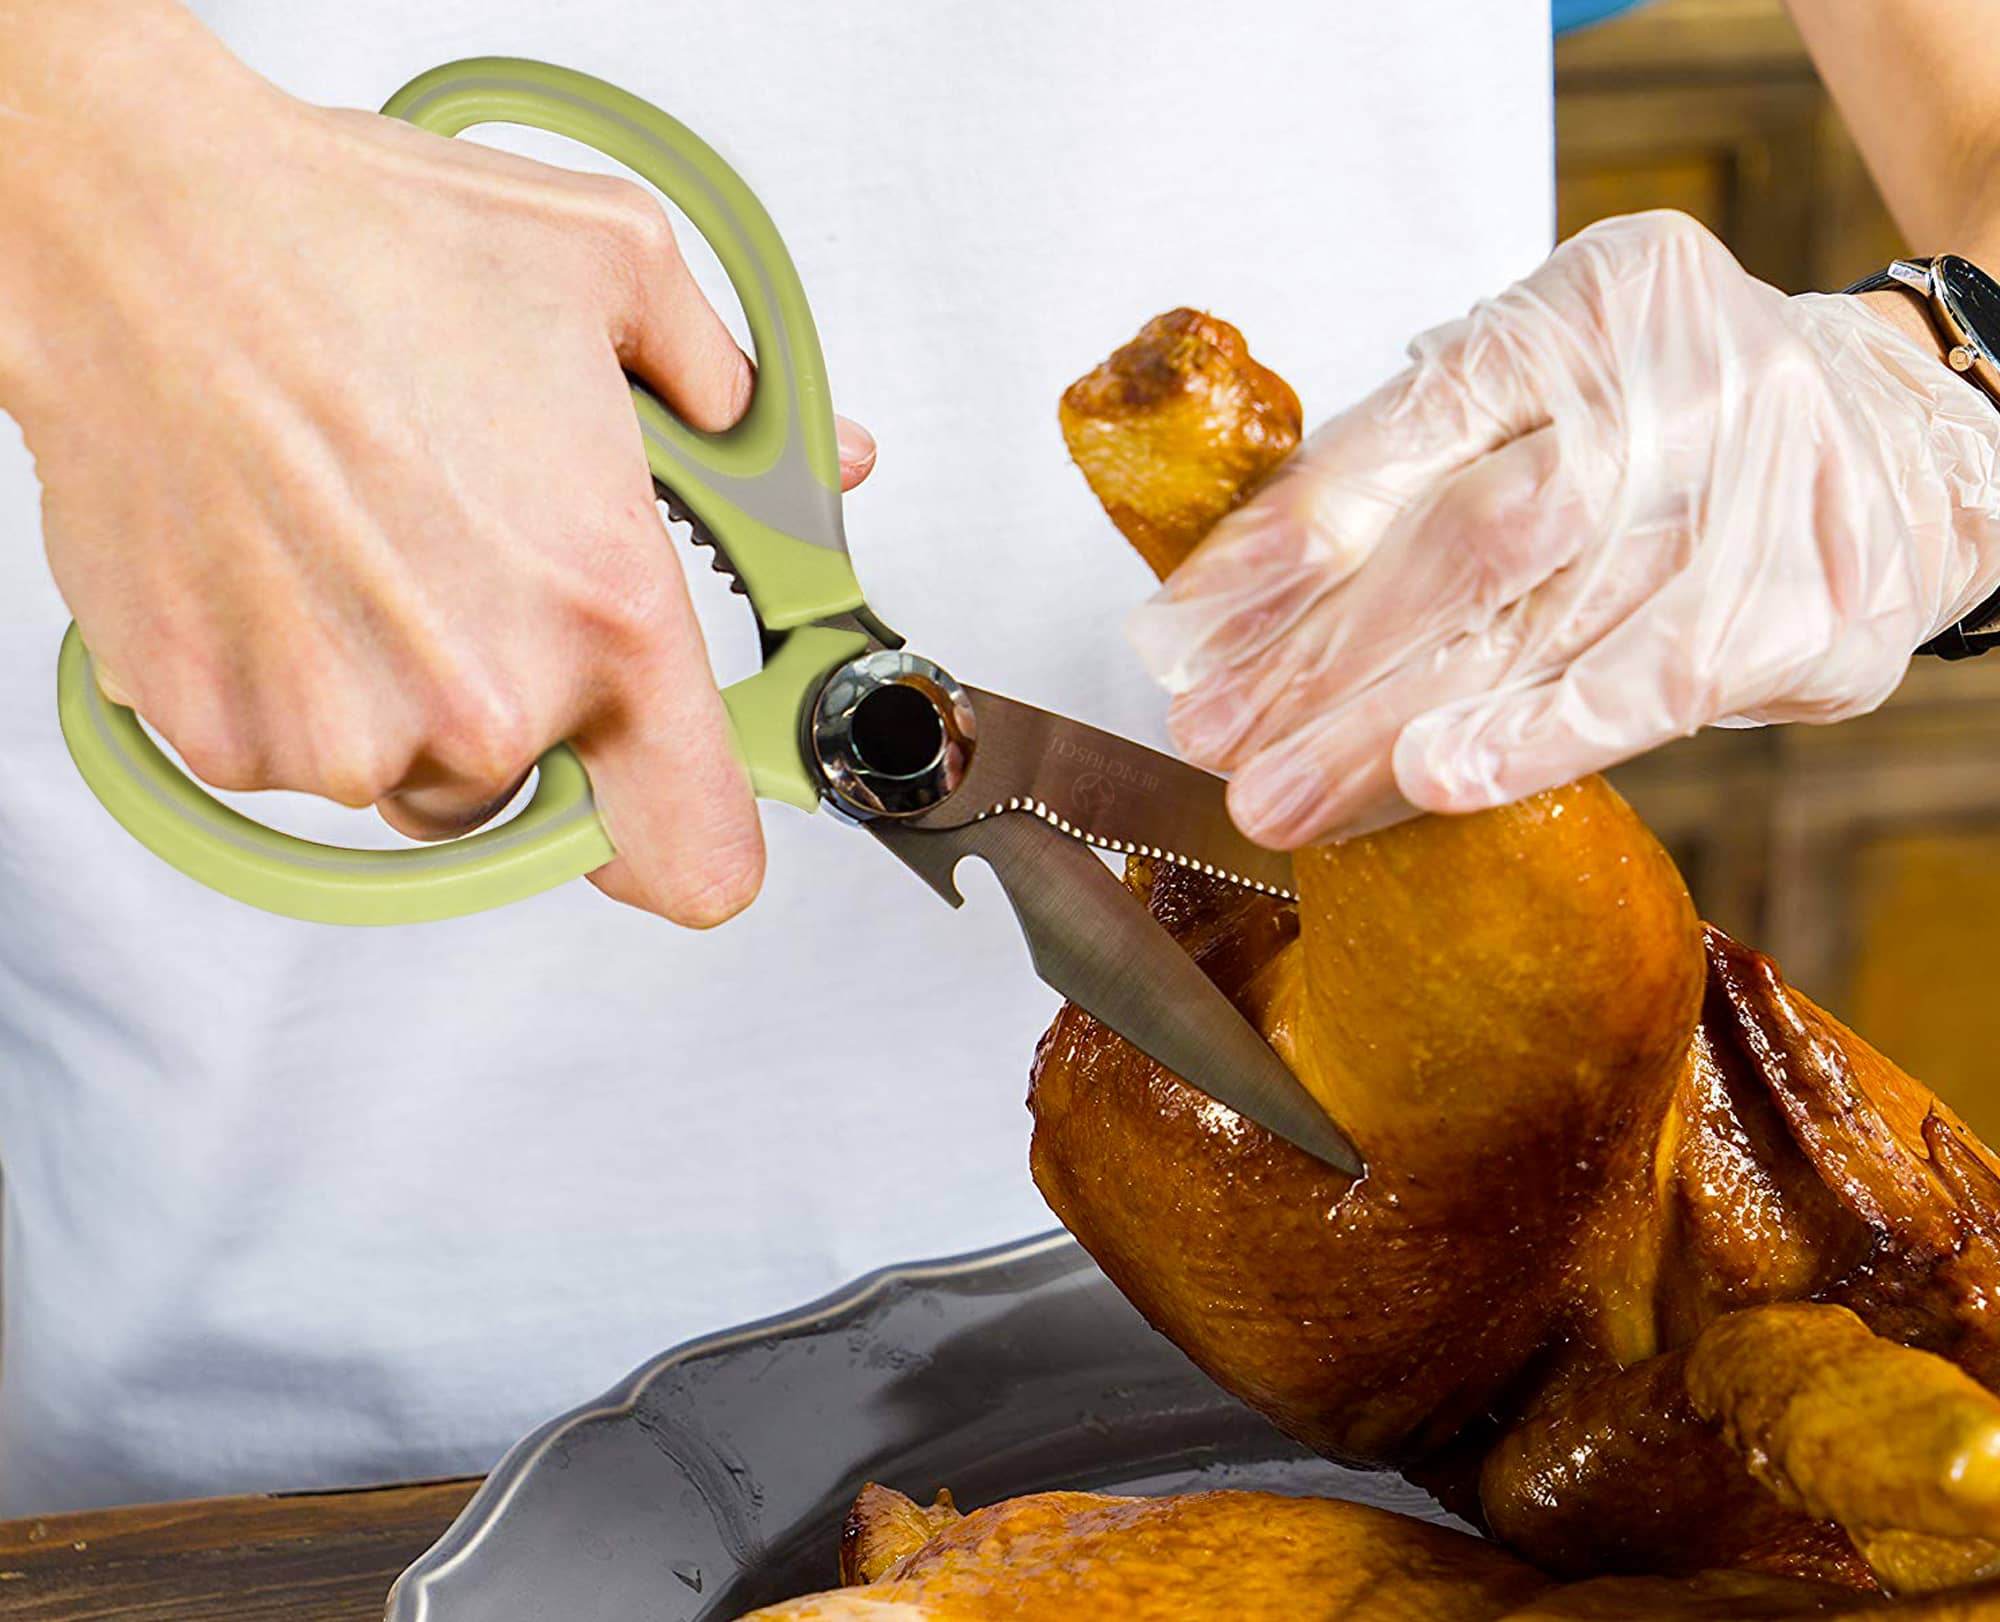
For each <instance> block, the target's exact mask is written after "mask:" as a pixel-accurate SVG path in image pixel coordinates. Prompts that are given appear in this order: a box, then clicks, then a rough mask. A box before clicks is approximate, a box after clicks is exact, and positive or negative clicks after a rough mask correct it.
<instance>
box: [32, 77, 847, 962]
mask: <svg viewBox="0 0 2000 1622" xmlns="http://www.w3.org/2000/svg"><path fill="white" fill-rule="evenodd" d="M384 111H385V112H388V113H391V114H394V115H399V116H402V117H405V118H408V119H409V120H410V121H411V122H413V123H416V124H419V125H422V126H423V127H425V128H428V129H431V130H434V131H438V132H440V133H444V134H456V133H458V132H459V131H461V130H464V129H467V128H470V127H471V126H472V125H475V124H482V123H495V122H507V123H515V124H524V125H528V126H531V127H533V128H537V129H543V130H548V131H551V132H553V133H555V134H559V135H566V136H570V137H572V138H574V139H577V140H580V141H583V142H585V143H586V144H588V145H590V146H593V147H595V148H597V149H598V150H600V151H602V152H604V153H605V154H606V155H607V156H609V157H612V158H614V159H616V160H617V161H619V162H621V163H623V164H625V165H626V166H627V167H628V168H630V169H631V170H633V171H634V172H635V173H636V174H638V175H640V176H641V177H642V178H644V179H646V180H648V181H650V182H651V183H652V184H653V185H655V186H657V187H658V188H659V189H660V190H661V191H662V192H663V193H665V194H666V195H667V196H668V197H670V198H672V199H673V201H674V202H675V203H676V204H678V205H679V206H680V207H681V208H682V209H683V210H684V211H685V212H686V213H687V215H688V217H689V218H690V219H691V220H693V221H694V223H695V225H696V226H697V228H699V229H700V230H701V232H702V234H703V235H704V236H706V237H707V238H708V240H709V242H710V244H711V245H712V246H713V247H714V249H715V251H716V256H717V258H718V259H719V260H720V261H721V262H722V265H723V268H724V269H725V270H726V271H727V272H728V274H729V277H730V281H731V283H732V284H733V285H734V287H735V288H736V292H737V296H738V298H739V299H740V300H741V301H742V304H743V308H744V313H745V315H746V317H747V319H748V321H749V324H750V332H751V337H752V340H753V342H754V344H755V347H756V350H757V367H758V373H757V387H756V392H755V395H754V397H753V399H752V401H751V405H750V409H749V411H748V413H747V414H746V415H745V417H744V419H743V421H742V422H740V423H739V424H738V425H737V426H736V427H734V428H732V429H730V430H728V431H726V432H724V433H720V434H704V433H700V432H697V431H696V430H694V429H691V428H689V427H688V426H687V425H686V424H684V423H682V422H680V421H679V420H678V419H677V418H676V417H675V416H674V415H673V414H672V413H671V412H670V411H668V410H667V409H666V408H665V407H664V406H662V405H661V404H660V403H659V402H658V401H657V400H655V399H654V398H653V397H652V396H651V395H650V394H648V393H647V392H646V391H645V390H644V389H642V388H640V387H638V386H637V385H634V387H633V391H632V392H633V396H634V404H635V406H636V408H637V410H638V415H639V423H640V428H641V432H642V434H643V437H644V441H645V446H646V459H647V462H648V465H649V466H650V467H651V469H652V472H653V477H654V478H655V479H656V480H658V481H659V482H660V483H661V484H663V485H665V486H666V487H667V488H668V489H670V490H671V491H672V492H673V494H674V496H675V497H676V498H677V499H678V500H679V501H680V502H681V503H683V504H684V505H685V506H686V507H687V508H688V509H689V510H690V511H691V512H692V513H693V514H694V515H695V517H696V518H698V519H699V520H700V521H701V523H702V525H703V526H704V528H706V529H707V530H708V532H709V533H710V535H712V536H713V537H714V539H715V541H716V543H717V545H718V546H719V547H720V549H721V550H722V552H723V553H724V556H725V557H726V559H727V561H728V562H729V564H730V566H731V567H732V569H733V571H734V572H735V573H736V574H737V576H738V578H739V579H740V580H741V581H742V583H743V585H744V588H745V591H746V594H747V595H748V597H749V599H750V603H751V607H752V609H753V611H754V612H755V613H756V615H757V618H758V620H759V622H760V623H761V624H762V626H763V627H764V628H765V630H766V632H767V633H771V632H774V633H789V634H781V635H779V636H778V637H777V638H775V639H774V640H775V649H776V651H775V652H774V653H773V654H772V655H771V657H770V659H769V661H768V662H767V663H766V665H765V667H764V668H763V669H762V670H761V671H759V672H758V673H757V674H756V675H754V676H752V677H750V678H749V679H748V680H746V681H742V682H738V683H737V684H736V685H735V686H733V687H731V688H729V689H727V690H726V691H725V692H724V694H723V701H724V703H725V705H726V706H727V707H728V710H729V714H730V719H731V722H732V725H733V728H734V732H735V737H736V743H737V748H738V751H739V753H740V754H741V756H742V758H743V761H744V765H745V767H746V769H747V770H748V772H749V774H750V781H751V787H752V788H753V790H754V791H755V792H756V793H757V794H758V796H759V797H760V798H765V799H778V800H784V801H786V802H787V803H789V804H793V805H797V806H799V807H800V808H801V809H804V810H808V811H810V810H813V809H815V808H816V807H817V805H818V803H819V789H818V784H817V781H816V779H815V777H814V774H813V773H812V770H811V768H810V767H809V765H808V764H807V762H806V760H805V758H804V754H803V748H804V746H803V741H802V739H803V715H804V710H805V707H806V706H807V705H808V704H809V703H810V702H811V701H812V698H813V696H814V695H815V694H816V692H817V691H818V687H819V683H820V681H821V679H822V678H823V677H824V676H825V675H826V673H827V672H828V671H829V670H831V669H832V668H833V667H834V666H836V665H838V664H841V663H843V662H845V661H846V660H848V659H850V658H853V657H854V656H855V655H857V654H859V653H861V652H863V651H864V650H865V649H866V648H867V647H868V646H869V642H868V638H867V637H866V636H864V635H863V634H861V633H860V632H857V631H850V630H846V629H839V628H834V627H828V626H820V625H815V624H813V622H814V621H815V620H820V619H825V618H830V617H833V616H836V615H839V614H842V613H846V612H848V611H851V610H854V609H860V608H865V606H866V604H865V600H864V598H863V596H862V593H861V589H860V586H859V583H858V582H857V581H856V580H855V577H854V571H853V568H852V566H851V564H850V563H849V561H848V557H847V551H846V543H845V540H844V537H843V534H842V529H841V515H840V478H839V452H838V449H837V446H836V444H835V440H834V428H833V413H832V410H831V407H830V405H829V403H828V396H827V387H826V377H825V365H824V362H823V360H822V358H821V354H820V347H819V337H818V334H817V332H816V330H815V329H814V326H813V321H812V312H811V310H810V309H809V308H808V307H807V305H806V299H805V292H804V289H803V288H802V287H801V286H800V284H799V279H798V273H797V271H796V270H795V269H794V267H793V265H792V261H791V256H790V255H789V254H788V253H787V252H786V251H785V246H784V243H783V242H782V241H781V240H780V238H779V236H778V233H777V228H776V227H775V226H774V225H773V224H772V223H771V220H770V216H769V215H767V214H766V213H765V212H764V210H763V208H762V206H761V205H760V204H759V203H758V202H757V200H756V198H755V196H754V195H752V193H751V192H750V190H749V188H748V187H747V186H745V185H744V183H743V181H742V180H741V179H740V178H739V177H738V176H737V175H736V174H735V172H734V171H733V170H731V169H730V168H729V166H728V165H727V164H725V163H724V162H723V161H722V159H721V158H720V157H719V156H717V155H716V153H715V152H714V150H713V149H712V148H710V147H709V146H708V145H707V143H705V142H704V141H702V140H701V139H700V138H699V137H698V136H696V135H695V134H694V133H693V132H692V131H690V130H689V129H687V128H686V126H684V125H682V124H681V123H679V122H678V121H677V120H675V119H672V118H669V117H668V116H667V115H666V114H665V113H662V112H660V111H659V110H658V109H657V108H655V107H651V106H649V105H648V104H647V103H645V102H643V101H641V100H639V99H638V98H637V97H636V96H632V95H630V94H628V93H627V92H625V91H622V90H619V89H618V88H616V87H615V86H613V85H608V84H605V83H604V82H603V81H601V80H598V79H594V78H591V77H590V76H589V75H587V74H581V73H575V72H572V71H570V70H568V69H565V68H558V67H552V66H550V65H548V64H546V63H541V62H528V61H520V60H515V59H510V58H498V57H489V58H479V59H475V60H471V61H466V62H459V63H454V64H451V65H450V66H447V67H442V68H437V69H434V70H433V71H432V72H430V73H426V74H424V75H423V76H422V77H420V78H418V79H415V80H413V81H411V83H410V84H408V85H406V86H405V87H404V88H403V89H402V90H400V91H398V92H397V93H396V95H395V96H394V97H392V98H391V100H390V101H389V103H388V105H387V106H386V107H385V108H384ZM57 695H58V712H59V715H60V718H61V722H62V730H63V738H64V741H65V742H66V743H67V745H68V747H69V751H70V755H71V758H72V759H73V760H74V761H75V762H76V765H77V769H78V770H79V772H81V774H82V776H83V779H84V781H85V783H86V784H87V785H88V786H89V787H90V790H91V792H92V793H93V794H95V795H96V796H97V798H98V799H99V800H100V801H101V802H102V803H103V804H104V806H105V807H106V809H107V810H109V811H110V812H111V814H112V815H113V816H114V817H115V818H116V819H117V820H118V822H119V823H120V824H121V825H122V826H123V827H124V828H125V829H126V831H127V832H129V833H131V834H132V835H133V836H134V837H135V838H136V839H138V840H139V842H140V843H141V844H143V845H145V846H146V848H147V849H149V850H151V851H152V852H153V853H154V854H155V855H157V856H160V857H162V858H163V859H164V860H166V861H168V862H170V863H172V864H173V865H174V866H175V867H177V868H179V869H180V870H181V871H182V872H183V873H186V874H187V875H189V876H190V877H191V878H194V879H197V880H199V881H200V882H201V883H203V884H205V885H207V886H208V887H209V888H211V889H213V890H218V891H220V892H222V893H223V894H225V895H228V896H232V897H234V898H235V899H237V900H239V901H243V902H247V903H249V904H250V905H252V906H257V907H261V908H263V909H265V910H266V911H269V912H276V913H282V914H284V915H286V916H288V917H293V918H300V919H306V920H309V921H313V922H319V923H335V924H403V923H422V922H427V921H430V920H434V919H440V918H453V917H459V916H462V915H464V914H467V913H472V912H481V911H485V910H487V909H489V908H492V907H499V906H505V905H507V904H509V903H511V902H514V901H519V900H522V899H524V898H526V897H528V896H531V895H535V894H538V893H539V892H541V891H543V890H547V889H552V888H554V887H555V886H557V885H559V884H565V883H568V882H569V881H570V880H572V879H575V878H579V877H581V876H582V875H584V874H586V873H589V872H592V871H594V870H595V869H596V868H599V867H601V866H603V865H604V864H605V863H606V862H608V861H610V860H611V859H612V857H613V856H614V855H615V854H616V852H615V851H614V849H613V847H612V844H611V840H610V837H609V835H608V834H606V832H605V830H604V826H603V823H602V822H601V821H600V819H599V818H598V815H597V810H596V804H595V801H594V799H593V797H592V794H591V789H590V781H589V778H588V776H587V775H586V774H585V772H584V769H583V764H582V762H581V761H579V760H578V759H577V757H576V754H575V752H574V751H573V750H571V749H570V748H569V747H568V746H567V745H558V746H557V747H556V748H554V749H552V750H550V751H549V752H548V753H547V754H546V755H544V756H543V757H542V759H541V761H540V763H539V765H538V767H537V773H538V776H537V781H536V786H535V790H534V793H533V795H532V796H531V797H530V800H529V802H528V804H527V806H526V807H524V808H523V809H522V810H521V811H520V812H519V813H518V814H517V815H516V816H514V817H513V818H512V819H510V820H509V821H508V822H506V823H504V824H502V825H500V826H498V827H494V828H489V829H486V830H485V831H483V832H480V833H476V834H472V835H469V836H467V837H466V838H463V839H456V840H451V841H449V842H446V843H442V844H438V845H431V846H426V847H423V848H421V849H404V850H386V851H385V850H349V849H345V848H343V847H340V846H333V845H324V844H320V843H318V842H316V841H313V840H308V839H301V838H299V837H297V836H296V835H292V834H286V833H280V832H279V831H277V830H276V829H273V828H267V827H265V826H264V825H263V824H261V823H259V822H257V821H255V820H254V819H252V818H250V817H246V816H244V815H242V814H241V813H240V812H238V811H235V810H233V809H232V808H230V807H229V806H226V805H224V804H223V803H222V802H221V801H219V800H217V799H216V798H215V797H214V796H213V795H211V794H209V793H207V792H206V791H205V790H204V789H202V788H201V787H200V786H199V785H198V784H196V783H195V782H194V781H193V780H192V779H190V778H189V777H188V776H187V775H186V774H185V773H183V772H182V771H181V770H179V768H178V767H176V766H175V764H174V763H173V761H171V760H170V759H169V758H168V757H167V756H166V754H165V753H164V752H163V751H162V750H161V749H160V748H159V746H158V745H157V744H155V743H154V742H153V740H152V738H151V737H150V736H149V735H148V734H147V732H146V730H145V728H144V727H143V726H141V725H140V723H139V721H138V718H137V717H136V716H135V715H133V713H132V712H131V711H130V710H127V709H124V708H123V707H121V706H119V705H117V704H114V703H112V702H111V701H110V700H109V699H107V698H106V697H105V696H104V694H103V691H102V690H101V689H100V688H99V686H98V684H97V679H96V674H95V672H94V670H93V668H92V665H91V659H90V653H89V650H88V649H87V648H85V646H84V644H83V640H82V637H81V636H80V634H79V633H78V631H77V628H76V626H74V625H71V626H70V628H69V631H68V634H67V635H66V636H65V637H64V638H63V645H62V652H61V656H60V658H59V661H58V668H57Z"/></svg>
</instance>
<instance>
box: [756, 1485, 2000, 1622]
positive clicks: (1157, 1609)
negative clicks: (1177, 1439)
mask: <svg viewBox="0 0 2000 1622" xmlns="http://www.w3.org/2000/svg"><path fill="white" fill-rule="evenodd" d="M932 1513H933V1511H931V1510H925V1509H921V1508H919V1507H918V1506H917V1505H916V1504H914V1503H912V1502H911V1501H910V1500H909V1499H907V1498H904V1497H903V1496H902V1495H901V1494H900V1493H895V1492H890V1491H889V1490H888V1489H886V1488H883V1487H877V1486H872V1485H871V1486H870V1487H868V1488H867V1489H866V1490H865V1491H864V1492H863V1494H862V1496H861V1498H860V1499H859V1500H858V1501H857V1502H856V1504H855V1507H854V1510H853V1511H852V1513H851V1514H850V1515H849V1517H848V1524H849V1527H850V1529H851V1528H853V1527H854V1526H855V1524H856V1522H857V1521H859V1522H860V1523H862V1533H863V1535H869V1534H871V1533H873V1532H874V1531H875V1530H876V1529H877V1527H878V1525H879V1526H882V1527H889V1528H893V1529H894V1531H893V1533H892V1535H893V1536H900V1535H901V1534H902V1531H903V1530H904V1529H906V1528H907V1527H909V1526H910V1525H912V1524H914V1518H920V1517H925V1516H929V1515H931V1514H932ZM1996 1609H2000V1588H1996V1587H1994V1586H1992V1585H1988V1584H1980V1585H1976V1586H1973V1587H1969V1588H1961V1589H1958V1590H1956V1591H1954V1592H1952V1593H1949V1594H1931V1595H1924V1596H1921V1597H1918V1598H1915V1599H1911V1600H1901V1601H1898V1600H1888V1599H1885V1598H1884V1597H1883V1596H1881V1595H1876V1594H1864V1593H1857V1592H1856V1591H1855V1590H1853V1589H1852V1588H1843V1587H1840V1586H1838V1585H1835V1584H1831V1583H1824V1582H1814V1581H1810V1580H1807V1579H1803V1578H1797V1577H1779V1576H1771V1575H1768V1574H1765V1573H1761V1572H1745V1571H1711V1572H1704V1573H1702V1574H1701V1575H1699V1576H1695V1577H1685V1578H1661V1577H1598V1578H1594V1579H1592V1580H1590V1581H1588V1582H1581V1583H1569V1584H1561V1583H1556V1582H1553V1581H1551V1580H1550V1579H1549V1578H1548V1577H1547V1576H1545V1575H1544V1574H1543V1573H1541V1572H1539V1571H1537V1570H1535V1568H1534V1567H1533V1566H1531V1565H1529V1564H1528V1563H1527V1562H1526V1561H1524V1560H1522V1559H1520V1558H1519V1557H1518V1556H1515V1555H1511V1554H1509V1553H1508V1552H1507V1551H1505V1550H1504V1549H1501V1548H1499V1547H1498V1546H1496V1545H1494V1544H1492V1543H1489V1542H1485V1541H1482V1540H1481V1539H1479V1538H1475V1537H1469V1536H1467V1535H1466V1534H1465V1533H1463V1532H1454V1531H1450V1530H1448V1529H1446V1528H1444V1527H1441V1526H1431V1525H1428V1524H1426V1523H1425V1522H1422V1521H1416V1520H1412V1519H1410V1518H1409V1517H1408V1516H1404V1515H1393V1514H1390V1513H1389V1512H1387V1511H1385V1510H1380V1509H1372V1508H1369V1507H1368V1506H1366V1505H1363V1504H1349V1503H1340V1502H1336V1501H1332V1500H1329V1499H1323V1498H1283V1497H1278V1496H1276V1495H1274V1494H1271V1493H1255V1492H1204V1493H1188V1494H1184V1495H1183V1496H1181V1497H1178V1498H1111V1497H1105V1496H1103V1495H1101V1494H1098V1493H1083V1492H1046V1493H1035V1494H1033V1495H1031V1496H1029V1497H1025V1498H1014V1499H1010V1500H1008V1501H1007V1502H1005V1503H1002V1504H994V1505H990V1506H989V1507H987V1508H985V1509H980V1510H975V1511H973V1512H972V1513H971V1514H970V1515H966V1516H963V1517H952V1518H950V1519H948V1520H946V1521H945V1522H943V1523H942V1524H940V1525H938V1526H937V1527H936V1529H935V1530H934V1531H933V1533H932V1534H931V1536H930V1537H929V1538H927V1539H926V1540H925V1541H924V1542H922V1543H920V1544H918V1545H917V1546H916V1547H914V1548H912V1549H911V1550H910V1551H909V1552H908V1553H907V1554H905V1555H904V1556H903V1557H902V1558H901V1559H900V1560H898V1561H897V1562H896V1563H895V1564H893V1565H891V1566H889V1567H887V1568H885V1569H884V1570H883V1571H882V1572H880V1573H879V1574H878V1575H877V1576H875V1577H873V1578H872V1579H869V1580H868V1581H867V1582H866V1583H865V1584H863V1585H861V1586H856V1587H848V1588H842V1589H836V1590H833V1591H831V1592H828V1593H824V1594H813V1595H809V1596H807V1597H806V1598H804V1599H796V1600H791V1601H788V1602H787V1603H785V1604H782V1605H774V1606H770V1607H768V1608H766V1609H764V1610H761V1611H754V1612H752V1613H751V1614H750V1616H748V1617H746V1618H744V1619H743V1622H1001V1619H1003V1618H1004V1619H1005V1622H1081V1619H1084V1618H1091V1619H1097V1622H1222V1619H1225V1618H1226V1619H1227V1622H1759V1619H1763V1622H1780V1619H1790V1618H1806V1617H1813V1618H1818V1619H1821V1622H1839V1619H1842V1618H1860V1617H1868V1618H1878V1617H1879V1618H1885V1619H1894V1622H1974V1619H1976V1618H1977V1619H1986V1618H1990V1617H1991V1616H1992V1615H1993V1614H1995V1611H1996Z"/></svg>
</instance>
